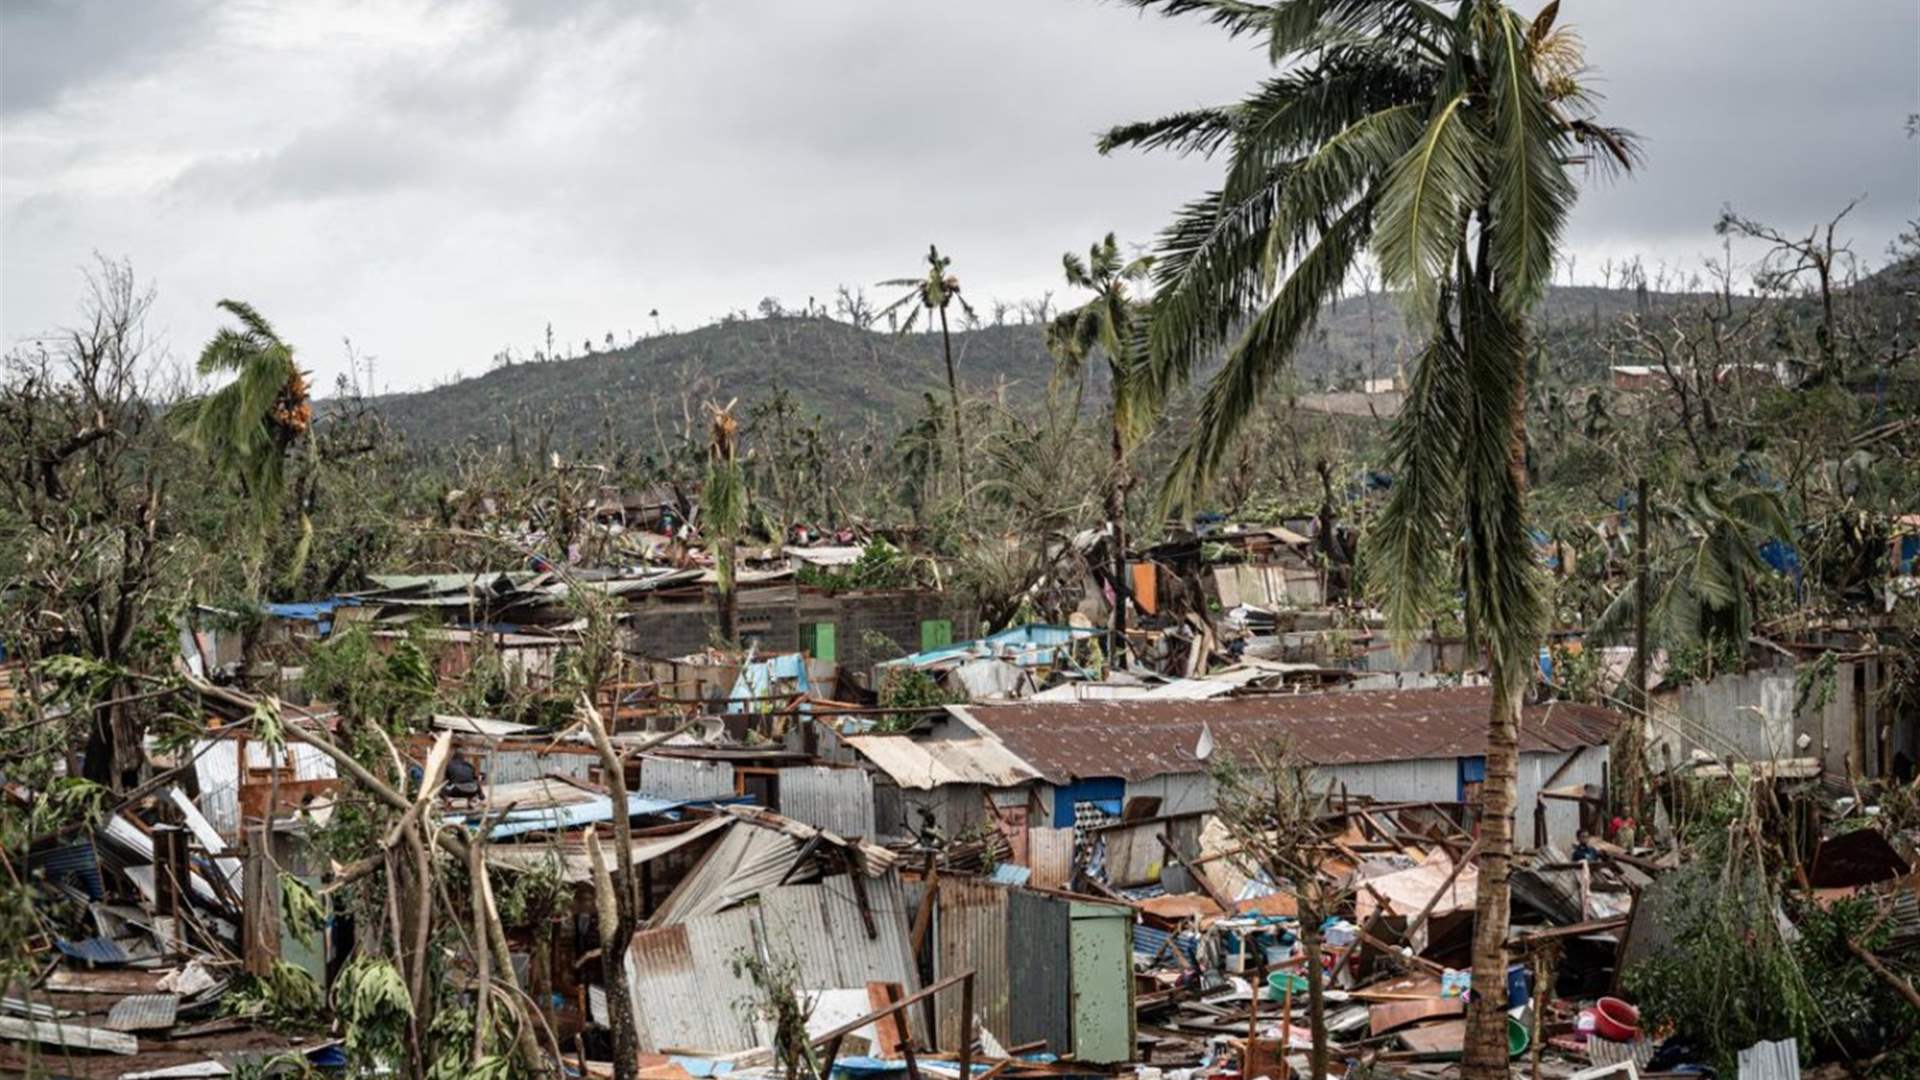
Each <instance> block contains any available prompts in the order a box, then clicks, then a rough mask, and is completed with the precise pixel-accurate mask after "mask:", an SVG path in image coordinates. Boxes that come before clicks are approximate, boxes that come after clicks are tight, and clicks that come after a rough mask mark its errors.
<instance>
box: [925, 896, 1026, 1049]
mask: <svg viewBox="0 0 1920 1080" xmlns="http://www.w3.org/2000/svg"><path fill="white" fill-rule="evenodd" d="M934 909H935V911H934V919H935V922H934V954H933V975H934V978H936V979H942V978H945V977H947V976H948V975H952V974H955V973H957V972H961V971H965V970H967V969H968V968H972V969H973V973H974V974H973V1008H974V1012H975V1013H976V1014H977V1015H978V1016H980V1018H981V1020H982V1022H984V1023H985V1024H986V1025H987V1030H989V1031H991V1032H993V1034H994V1036H995V1037H996V1038H998V1039H999V1040H1000V1041H1001V1042H1002V1043H1003V1044H1007V1045H1011V1044H1010V1043H1008V1039H1009V1038H1010V1035H1009V1024H1008V1019H1009V1016H1010V1012H1009V1008H1008V998H1007V994H1008V987H1009V985H1010V979H1009V976H1008V967H1007V890H1006V889H1005V888H1002V887H1001V886H998V885H995V884H992V883H991V882H988V881H985V880H982V879H978V878H942V879H941V881H940V893H939V899H938V901H937V902H936V903H935V905H934ZM935 1009H936V1011H937V1013H938V1015H939V1020H940V1045H941V1046H942V1047H943V1048H946V1049H954V1048H957V1047H958V1046H959V1045H960V1040H961V1037H962V1036H961V1030H962V1029H961V1023H962V1020H963V1017H962V1016H961V1013H960V995H958V994H955V993H946V994H941V995H940V996H939V998H938V999H937V1000H936V1002H935Z"/></svg>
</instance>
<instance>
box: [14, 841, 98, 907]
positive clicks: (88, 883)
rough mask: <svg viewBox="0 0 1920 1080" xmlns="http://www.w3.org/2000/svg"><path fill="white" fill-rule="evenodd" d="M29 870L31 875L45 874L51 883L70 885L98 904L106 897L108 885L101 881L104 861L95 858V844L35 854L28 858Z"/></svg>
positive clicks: (84, 842)
mask: <svg viewBox="0 0 1920 1080" xmlns="http://www.w3.org/2000/svg"><path fill="white" fill-rule="evenodd" d="M27 869H28V871H29V873H31V871H34V870H41V871H44V872H45V873H46V875H47V880H48V881H68V882H70V883H72V884H73V885H74V886H75V887H77V888H78V889H80V890H81V891H82V892H84V893H86V894H87V895H88V896H89V897H92V898H93V899H95V900H98V899H100V898H101V897H102V896H105V895H106V883H105V882H103V881H102V880H101V879H100V859H99V857H98V856H97V855H96V854H94V850H93V841H91V840H84V839H83V840H75V841H74V842H73V843H70V844H61V845H60V846H58V847H49V848H45V849H43V850H40V851H35V852H33V853H31V854H29V855H28V856H27Z"/></svg>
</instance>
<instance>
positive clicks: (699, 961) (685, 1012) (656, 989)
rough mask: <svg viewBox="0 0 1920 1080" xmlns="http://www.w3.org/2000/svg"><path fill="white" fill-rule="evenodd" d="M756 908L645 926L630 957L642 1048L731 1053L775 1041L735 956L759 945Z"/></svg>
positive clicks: (629, 969)
mask: <svg viewBox="0 0 1920 1080" xmlns="http://www.w3.org/2000/svg"><path fill="white" fill-rule="evenodd" d="M753 920H754V912H753V910H752V909H751V908H736V909H734V910H732V911H726V912H722V913H720V914H718V915H707V916H703V917H701V918H698V919H694V920H692V921H690V922H686V923H680V924H676V925H674V926H663V927H660V928H659V929H656V930H642V931H640V932H638V933H636V934H634V935H633V947H632V950H631V951H630V952H629V953H628V956H627V968H628V974H629V976H630V977H631V979H632V981H631V985H632V986H633V1000H634V1017H635V1021H636V1028H637V1031H638V1034H639V1037H640V1049H641V1050H642V1051H645V1052H649V1053H658V1052H659V1051H660V1050H661V1049H662V1048H664V1047H674V1048H676V1049H686V1050H704V1051H713V1052H721V1053H728V1052H734V1051H739V1050H751V1049H753V1048H754V1047H756V1046H762V1045H765V1044H766V1043H767V1041H768V1040H769V1039H770V1038H771V1032H769V1031H767V1030H765V1025H764V1024H761V1023H759V1022H758V1021H757V1020H755V1019H753V1018H752V1016H751V1013H750V1011H749V1010H750V1009H751V1005H752V1002H753V986H752V982H751V981H750V980H749V979H747V978H746V977H744V976H736V975H734V974H733V966H732V960H733V958H734V956H735V955H736V954H738V953H739V952H741V951H743V950H746V949H751V948H753V941H754V937H753Z"/></svg>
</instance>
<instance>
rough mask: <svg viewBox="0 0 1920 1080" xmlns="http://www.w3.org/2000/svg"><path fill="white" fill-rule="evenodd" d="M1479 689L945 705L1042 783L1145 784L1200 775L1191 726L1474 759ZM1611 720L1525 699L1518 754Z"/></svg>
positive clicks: (1480, 727) (1229, 743) (1341, 756)
mask: <svg viewBox="0 0 1920 1080" xmlns="http://www.w3.org/2000/svg"><path fill="white" fill-rule="evenodd" d="M1490 701H1491V696H1490V693H1489V691H1488V690H1486V689H1484V688H1480V687H1466V688H1449V689H1441V690H1382V691H1365V692H1345V693H1318V694H1286V695H1272V696H1266V697H1258V698H1239V699H1230V700H1224V701H1222V700H1210V701H1151V700H1138V699H1136V700H1132V701H1090V702H1076V703H1065V704H1032V703H1026V702H1023V703H1020V704H1013V705H990V706H988V705H975V706H960V705H955V706H952V707H950V710H949V711H951V712H953V713H955V714H956V715H959V716H961V717H963V718H964V719H966V720H968V721H969V722H971V723H973V724H975V725H977V726H978V727H980V728H983V729H985V730H987V731H990V732H992V734H993V735H994V736H996V737H997V738H998V739H999V740H1000V741H1001V742H1002V743H1003V744H1005V746H1006V747H1007V749H1009V750H1011V751H1012V752H1013V753H1014V754H1015V755H1017V756H1018V757H1019V758H1021V759H1023V760H1024V761H1025V762H1026V763H1027V764H1028V765H1030V766H1032V768H1033V769H1034V770H1035V771H1037V772H1038V773H1039V774H1040V775H1041V776H1042V777H1044V778H1045V779H1047V780H1049V781H1052V782H1054V783H1062V782H1065V781H1069V780H1072V779H1074V778H1077V777H1091V776H1118V777H1124V778H1126V779H1129V780H1144V779H1148V778H1150V777H1154V776H1160V775H1163V774H1167V773H1191V772H1202V771H1204V770H1205V769H1206V765H1205V764H1203V763H1202V762H1201V761H1200V760H1199V759H1198V758H1196V757H1194V748H1195V747H1196V745H1197V744H1198V743H1199V740H1200V734H1201V732H1202V730H1210V731H1211V732H1212V735H1213V743H1214V746H1215V752H1216V753H1217V752H1223V751H1224V752H1226V753H1233V752H1235V751H1249V750H1253V749H1256V748H1258V749H1264V748H1266V747H1267V746H1269V745H1271V744H1272V743H1273V742H1274V741H1275V740H1276V739H1281V738H1285V739H1287V740H1288V741H1289V743H1290V745H1291V746H1292V748H1293V750H1294V751H1295V752H1296V753H1298V754H1300V755H1301V756H1303V757H1305V758H1306V759H1307V760H1309V761H1312V762H1314V763H1315V764H1319V765H1337V764H1346V763H1352V762H1363V761H1414V760H1425V759H1432V758H1450V757H1473V756H1478V755H1482V754H1485V753H1486V751H1487V708H1488V705H1489V703H1490ZM1620 721H1621V717H1620V716H1619V715H1618V714H1617V713H1613V712H1610V711H1608V710H1606V709H1602V708H1599V707H1597V706H1593V705H1579V704H1573V703H1569V702H1557V703H1554V704H1550V705H1533V706H1528V707H1527V708H1526V709H1525V710H1524V712H1523V714H1522V722H1521V725H1520V749H1521V751H1523V752H1527V751H1555V750H1570V749H1573V748H1574V747H1578V746H1597V745H1601V744H1604V743H1606V742H1608V741H1609V740H1610V739H1611V738H1612V736H1613V732H1614V731H1615V729H1616V728H1617V726H1618V725H1619V723H1620Z"/></svg>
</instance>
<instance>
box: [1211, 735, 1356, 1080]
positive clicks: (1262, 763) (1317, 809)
mask: <svg viewBox="0 0 1920 1080" xmlns="http://www.w3.org/2000/svg"><path fill="white" fill-rule="evenodd" d="M1213 779H1214V785H1215V787H1214V791H1215V798H1214V801H1215V810H1214V812H1215V813H1216V814H1217V815H1218V816H1219V820H1220V823H1221V824H1222V825H1224V826H1226V829H1227V832H1228V834H1229V835H1230V836H1231V837H1232V838H1233V845H1234V847H1233V851H1234V854H1233V856H1232V859H1233V861H1234V862H1235V863H1237V864H1238V867H1239V869H1240V870H1241V871H1242V872H1243V873H1245V874H1247V875H1248V876H1249V877H1251V878H1253V879H1254V880H1264V881H1265V882H1266V883H1268V884H1270V885H1272V886H1274V887H1275V888H1278V889H1280V890H1282V891H1284V892H1287V893H1289V894H1291V895H1292V896H1293V897H1294V900H1295V902H1296V903H1297V905H1298V911H1299V928H1300V929H1299V932H1300V946H1301V952H1302V955H1303V956H1304V957H1305V967H1306V973H1305V974H1306V978H1307V1016H1308V1024H1309V1025H1310V1028H1311V1031H1312V1033H1313V1066H1312V1072H1311V1073H1310V1075H1312V1076H1325V1075H1327V1063H1328V1058H1329V1054H1328V1049H1327V1045H1328V1036H1327V1013H1326V972H1325V970H1324V968H1323V967H1322V966H1321V959H1320V955H1321V953H1320V943H1321V937H1320V928H1321V925H1322V924H1323V923H1325V922H1326V920H1327V919H1328V918H1329V917H1331V916H1332V915H1333V914H1334V912H1335V911H1336V910H1337V909H1338V908H1339V907H1340V905H1341V904H1342V903H1343V902H1344V901H1345V900H1346V898H1347V897H1348V895H1349V894H1350V892H1351V890H1349V889H1347V888H1345V887H1344V886H1341V885H1337V884H1335V883H1332V882H1329V881H1327V880H1325V879H1324V878H1323V877H1322V876H1321V874H1320V865H1321V863H1322V861H1323V860H1324V859H1325V858H1326V857H1327V854H1328V852H1329V850H1330V845H1329V843H1328V842H1329V840H1331V839H1332V835H1333V830H1330V829H1328V828H1327V827H1326V826H1325V825H1324V824H1323V823H1322V819H1321V813H1322V811H1324V810H1325V809H1326V806H1325V804H1326V799H1325V798H1324V792H1316V791H1315V786H1316V784H1315V779H1314V772H1313V769H1312V768H1311V767H1310V766H1308V765H1307V764H1305V763H1304V762H1302V761H1301V760H1300V759H1299V758H1298V757H1296V756H1295V755H1294V754H1293V753H1292V752H1291V751H1290V750H1289V749H1288V747H1287V745H1286V744H1285V743H1284V742H1283V743H1278V744H1276V745H1274V746H1273V747H1272V748H1271V749H1267V750H1255V751H1253V752H1252V753H1250V754H1248V755H1247V757H1246V759H1245V760H1240V759H1237V758H1231V757H1226V758H1222V759H1221V760H1220V761H1218V762H1217V763H1216V764H1215V766H1214V770H1213ZM1229 914H1231V913H1229ZM1253 1034H1255V1033H1253V1032H1249V1036H1252V1035H1253Z"/></svg>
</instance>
